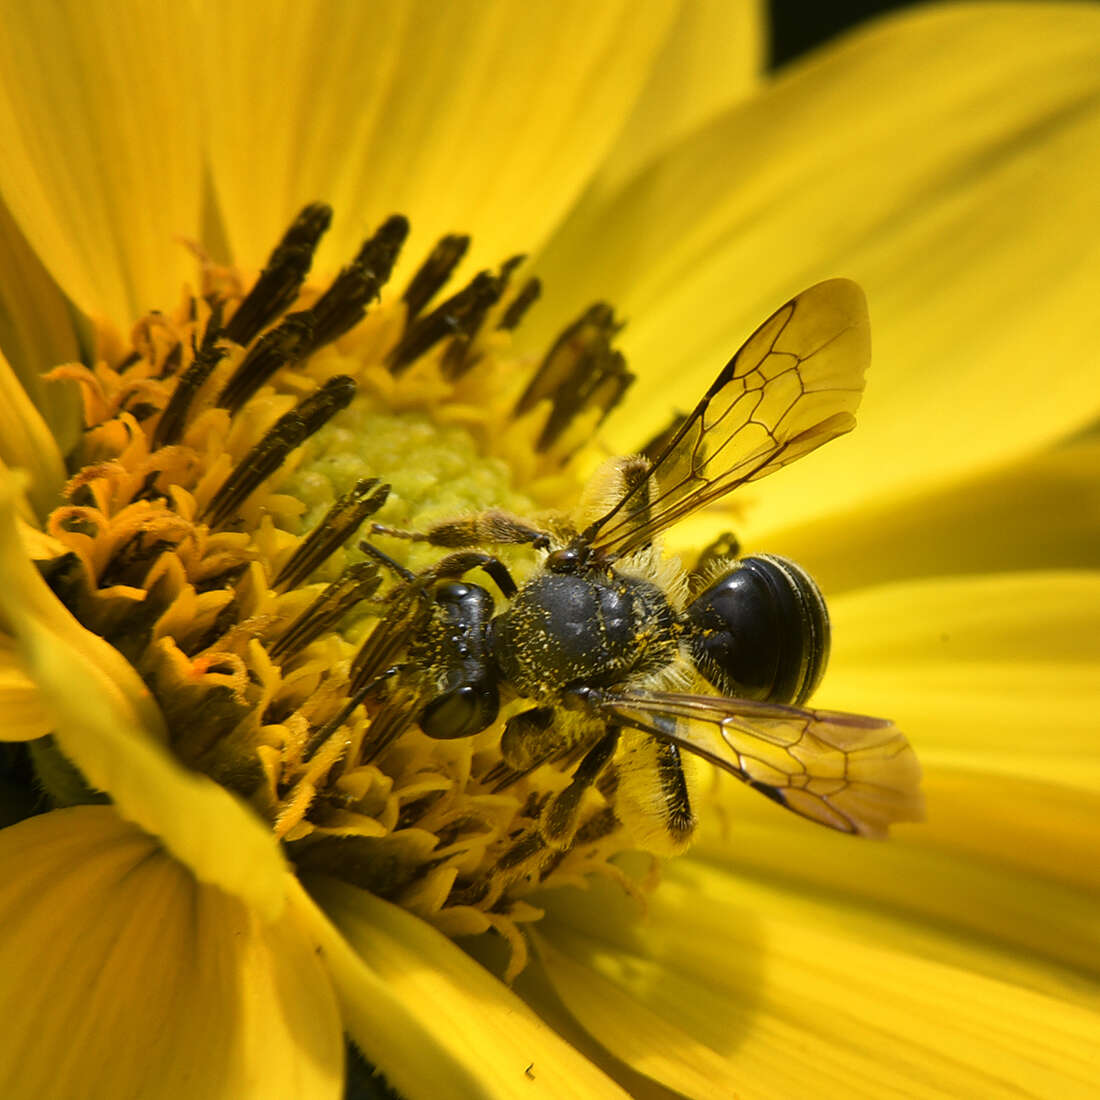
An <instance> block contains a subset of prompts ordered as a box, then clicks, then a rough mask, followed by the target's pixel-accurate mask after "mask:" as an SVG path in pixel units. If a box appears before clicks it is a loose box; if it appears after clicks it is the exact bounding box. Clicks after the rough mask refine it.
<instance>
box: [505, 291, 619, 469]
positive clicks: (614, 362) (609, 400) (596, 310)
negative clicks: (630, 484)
mask: <svg viewBox="0 0 1100 1100" xmlns="http://www.w3.org/2000/svg"><path fill="white" fill-rule="evenodd" d="M622 327H623V326H622V322H621V321H616V320H615V315H614V312H613V311H612V309H611V307H610V306H609V305H607V304H606V303H604V302H597V303H596V304H595V305H593V306H590V307H589V308H588V309H587V310H586V311H585V312H584V313H583V314H582V315H581V316H580V317H579V318H578V319H577V320H576V321H574V322H573V324H571V325H570V326H569V327H568V328H566V329H565V330H564V331H563V332H562V334H561V335H560V336H559V337H558V338H557V340H556V341H555V342H554V346H553V347H552V348H551V349H550V351H549V352H548V353H547V355H546V357H545V358H544V359H543V361H542V364H541V365H540V366H539V369H538V372H537V373H536V374H535V377H534V378H533V379H532V380H531V383H530V385H528V387H527V389H526V390H524V391H523V394H522V396H521V397H520V399H519V401H517V402H516V407H515V410H514V412H513V415H514V416H522V415H523V414H524V413H526V412H529V411H530V410H531V409H533V408H534V407H535V406H536V405H537V404H538V403H539V402H540V401H542V400H545V399H547V398H549V399H550V401H551V408H550V415H549V416H548V417H547V419H546V423H545V425H544V426H543V429H542V432H541V434H540V435H539V438H538V440H537V441H536V443H535V448H536V450H538V451H545V450H548V449H549V448H550V447H552V446H553V445H554V443H555V442H556V441H557V440H558V439H559V438H560V437H561V434H562V433H563V432H564V431H565V429H566V428H567V427H568V426H569V423H570V421H572V420H573V418H574V417H576V416H577V415H578V413H580V412H582V411H583V410H584V409H586V408H597V409H599V410H600V415H599V419H598V420H597V422H596V423H597V424H601V423H603V421H604V420H605V419H606V417H607V414H608V413H609V412H611V410H612V409H613V408H614V407H615V406H616V405H617V404H618V403H619V401H621V400H622V396H623V394H624V393H626V391H627V389H628V388H629V386H630V384H631V383H632V382H633V381H634V375H632V374H631V373H630V372H629V371H628V370H627V368H626V360H625V359H624V358H623V355H622V353H621V352H618V351H616V350H615V349H614V348H612V346H611V341H612V339H613V337H614V336H615V334H616V333H618V332H619V330H620V329H621V328H622Z"/></svg>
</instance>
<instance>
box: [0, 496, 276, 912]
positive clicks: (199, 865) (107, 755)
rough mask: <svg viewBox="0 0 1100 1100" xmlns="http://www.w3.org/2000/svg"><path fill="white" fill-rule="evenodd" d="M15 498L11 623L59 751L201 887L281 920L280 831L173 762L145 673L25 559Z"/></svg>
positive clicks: (8, 540) (4, 514)
mask: <svg viewBox="0 0 1100 1100" xmlns="http://www.w3.org/2000/svg"><path fill="white" fill-rule="evenodd" d="M0 488H3V487H0ZM7 488H8V490H9V491H8V492H7V494H6V495H7V499H6V500H4V499H3V494H0V562H2V563H3V566H4V574H5V578H6V583H5V584H4V585H3V586H2V587H0V617H2V618H3V620H4V621H6V622H7V624H8V626H9V629H10V630H11V633H12V634H13V635H14V636H15V638H16V640H17V642H18V646H19V653H20V658H21V661H22V666H23V668H24V670H25V671H26V673H27V674H28V675H29V676H30V678H31V679H32V680H33V681H34V683H35V685H36V686H37V688H38V691H39V700H40V702H41V706H42V709H43V711H44V712H45V714H46V716H47V717H48V719H49V721H50V728H51V729H52V730H53V731H54V734H55V736H56V738H57V742H58V745H59V747H60V748H61V750H62V751H63V752H64V754H65V755H66V756H67V757H68V758H69V759H70V760H72V762H73V763H74V764H76V766H77V767H78V768H79V769H80V771H81V772H82V773H83V775H84V776H85V778H86V779H87V781H88V783H89V784H90V785H91V786H92V787H93V788H95V789H97V790H103V791H107V792H108V793H109V794H110V796H111V798H112V799H113V800H114V802H115V804H116V806H117V809H118V812H119V813H120V814H121V815H122V816H123V817H125V818H126V819H128V820H130V821H133V822H135V823H136V824H138V825H140V826H141V827H142V828H143V829H145V830H146V831H148V832H150V833H153V834H155V835H156V836H158V837H160V838H161V839H162V840H163V842H164V844H165V846H166V847H167V848H168V849H169V851H171V852H172V853H173V854H174V855H175V856H176V857H177V858H178V859H180V860H182V861H183V862H184V863H186V864H187V865H188V866H189V867H190V868H191V869H192V870H193V871H194V872H195V874H196V875H197V876H198V878H199V879H201V880H202V881H204V882H209V883H215V884H217V885H219V886H221V887H222V888H224V889H225V890H228V891H229V892H230V893H233V894H236V895H237V896H239V897H242V898H245V899H247V900H248V901H249V902H250V903H251V904H253V905H255V906H256V907H258V908H259V909H260V910H261V911H262V912H263V913H264V914H265V915H266V916H267V917H269V918H273V917H275V916H276V915H277V914H278V913H279V911H280V909H281V908H282V906H283V903H284V900H285V898H284V888H285V882H284V879H285V869H284V864H283V860H282V856H281V854H280V851H279V848H278V846H277V845H276V843H275V840H274V837H273V835H272V833H271V831H270V830H269V829H268V828H267V827H265V826H264V825H263V823H262V822H261V821H260V820H259V819H258V818H257V817H256V816H255V815H254V814H253V812H252V811H251V810H250V809H248V808H246V807H245V806H244V805H243V803H241V802H239V801H238V800H237V799H236V798H235V797H234V796H233V795H231V794H230V793H229V792H228V791H226V790H225V789H223V788H222V787H219V786H218V785H217V784H216V783H214V782H213V781H211V780H210V779H208V778H206V776H203V775H199V774H197V773H194V772H190V771H187V770H186V769H184V768H182V767H180V766H179V765H178V764H176V763H175V762H174V761H173V760H172V758H171V757H170V756H169V755H168V753H167V752H166V750H165V749H164V748H163V740H164V731H163V722H162V719H161V718H160V715H159V711H158V710H157V708H156V705H155V703H154V702H153V700H152V698H151V696H150V694H149V692H148V689H147V688H145V686H144V685H143V684H142V683H141V680H140V679H139V678H138V675H137V673H136V672H135V671H134V670H133V668H132V667H131V666H130V665H129V664H127V662H126V661H125V659H124V658H123V657H122V656H121V655H120V654H119V653H118V651H117V650H115V649H113V648H112V647H111V646H110V645H108V644H107V643H106V642H105V641H103V639H102V638H99V637H97V636H96V635H94V634H92V633H90V632H89V631H87V630H85V629H84V628H83V627H82V626H81V625H80V624H79V623H78V622H77V621H76V620H75V619H74V618H73V617H72V616H71V615H70V614H69V612H68V611H67V610H66V609H65V608H64V607H63V606H62V605H61V604H60V603H59V602H58V601H57V600H56V598H55V597H54V595H53V593H52V592H50V591H49V589H48V588H47V587H46V585H45V582H44V581H43V580H42V578H41V577H40V576H39V574H38V572H37V571H36V570H35V569H34V567H33V566H32V565H31V563H30V561H29V560H28V559H27V558H26V557H25V556H24V555H23V551H22V546H21V544H20V541H19V535H18V532H17V530H16V526H15V519H14V511H13V505H12V500H11V494H10V487H7Z"/></svg>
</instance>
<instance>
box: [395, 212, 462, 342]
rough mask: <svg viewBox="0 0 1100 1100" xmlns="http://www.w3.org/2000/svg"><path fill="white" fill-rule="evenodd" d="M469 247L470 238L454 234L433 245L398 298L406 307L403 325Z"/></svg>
mask: <svg viewBox="0 0 1100 1100" xmlns="http://www.w3.org/2000/svg"><path fill="white" fill-rule="evenodd" d="M469 247H470V238H469V237H466V236H461V235H459V234H457V233H450V234H448V235H447V236H446V237H443V238H442V239H441V240H440V241H439V242H438V243H437V244H436V246H435V248H433V249H432V251H431V253H430V254H429V255H428V258H427V259H426V260H425V261H424V262H423V263H422V264H421V265H420V267H419V268H418V269H417V272H416V274H415V275H414V276H413V277H412V279H410V280H409V285H408V286H407V287H406V288H405V293H404V294H402V295H401V298H402V300H403V301H404V303H405V307H406V312H405V323H406V325H411V324H412V323H413V321H414V320H415V319H416V317H417V315H418V314H419V313H420V311H421V310H422V309H423V308H424V307H425V306H426V305H427V304H428V303H429V302H430V301H431V300H432V298H434V297H435V295H436V292H437V291H438V290H439V288H440V287H441V286H443V284H444V283H445V282H446V281H447V280H448V279H449V278H450V277H451V272H452V271H454V269H455V268H456V267H457V266H458V265H459V263H460V262H461V260H462V257H463V256H465V255H466V250H467V249H468V248H469Z"/></svg>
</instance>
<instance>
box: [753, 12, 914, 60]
mask: <svg viewBox="0 0 1100 1100" xmlns="http://www.w3.org/2000/svg"><path fill="white" fill-rule="evenodd" d="M912 6H913V5H912V4H911V3H898V2H897V0H893V2H891V0H825V2H820V0H818V2H816V3H815V2H814V0H771V3H770V5H769V7H770V8H771V20H772V42H771V58H770V61H771V67H772V68H773V69H774V68H777V67H778V66H780V65H782V64H783V63H784V62H787V61H790V60H791V59H792V58H795V57H797V56H798V55H799V54H801V53H805V52H806V51H807V50H809V49H812V48H813V47H814V46H816V45H818V44H819V43H822V42H826V41H828V40H829V39H830V38H832V37H833V36H834V35H837V34H840V33H841V32H842V31H844V30H846V29H847V28H848V27H851V26H854V25H855V24H856V23H859V22H861V21H862V20H864V19H868V18H870V17H871V16H874V15H878V14H879V13H880V12H886V11H893V10H899V9H901V8H908V7H912Z"/></svg>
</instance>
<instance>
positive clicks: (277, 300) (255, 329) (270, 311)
mask: <svg viewBox="0 0 1100 1100" xmlns="http://www.w3.org/2000/svg"><path fill="white" fill-rule="evenodd" d="M331 222H332V207H331V206H329V205H328V204H327V203H323V202H311V203H310V204H309V205H308V206H305V207H303V208H302V212H301V213H300V214H299V215H298V217H297V218H296V219H295V220H294V224H293V225H291V227H290V228H289V229H288V230H287V231H286V233H285V235H284V236H283V239H282V240H281V241H280V242H279V244H278V245H277V246H276V248H275V249H274V251H273V252H272V253H271V256H270V258H269V259H268V261H267V266H266V267H265V268H264V269H263V271H262V272H261V274H260V277H259V278H258V279H257V280H256V283H255V285H254V286H253V287H252V289H251V290H250V291H249V292H248V296H247V297H246V298H245V299H244V301H243V302H241V304H240V306H238V307H237V312H236V313H234V314H233V316H232V317H231V318H230V320H229V323H228V324H227V325H226V326H225V335H226V337H227V338H228V339H229V340H232V341H233V343H235V344H240V345H241V346H242V347H245V346H247V345H248V344H250V343H252V341H253V339H255V337H256V336H257V334H258V333H259V332H260V330H261V329H263V328H266V327H267V326H268V325H269V324H271V322H272V321H274V320H275V318H276V317H278V316H279V315H280V314H281V313H283V312H284V311H285V310H286V309H289V307H290V305H291V303H293V301H294V299H295V298H296V297H297V296H298V291H299V290H301V287H302V283H303V282H304V281H305V277H306V276H307V275H308V274H309V269H310V267H311V266H312V264H313V254H314V252H315V251H316V249H317V243H318V242H319V241H320V239H321V237H322V236H323V235H324V233H325V231H326V230H327V229H328V227H329V225H330V224H331Z"/></svg>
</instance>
